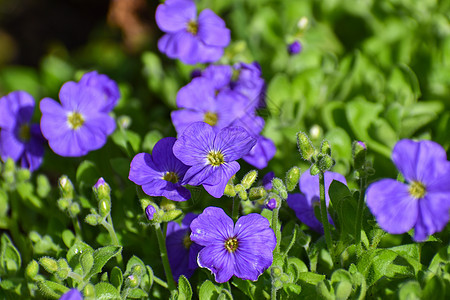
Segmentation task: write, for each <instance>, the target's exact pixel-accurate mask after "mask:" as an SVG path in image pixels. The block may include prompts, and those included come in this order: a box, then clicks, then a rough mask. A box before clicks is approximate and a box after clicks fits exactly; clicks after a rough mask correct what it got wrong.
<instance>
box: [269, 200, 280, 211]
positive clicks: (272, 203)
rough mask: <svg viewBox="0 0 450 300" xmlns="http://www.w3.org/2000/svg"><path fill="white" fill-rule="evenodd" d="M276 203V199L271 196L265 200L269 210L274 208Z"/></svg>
mask: <svg viewBox="0 0 450 300" xmlns="http://www.w3.org/2000/svg"><path fill="white" fill-rule="evenodd" d="M277 205H278V204H277V200H276V199H275V198H272V199H270V200H269V201H268V202H267V204H266V207H267V208H268V209H270V210H274V209H275V208H277Z"/></svg>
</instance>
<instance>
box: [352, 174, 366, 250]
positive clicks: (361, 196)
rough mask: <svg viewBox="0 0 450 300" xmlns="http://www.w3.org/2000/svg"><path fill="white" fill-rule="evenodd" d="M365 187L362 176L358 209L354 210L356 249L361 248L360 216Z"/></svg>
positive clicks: (364, 179)
mask: <svg viewBox="0 0 450 300" xmlns="http://www.w3.org/2000/svg"><path fill="white" fill-rule="evenodd" d="M365 185H366V177H365V176H362V177H361V178H360V179H359V199H358V208H357V210H356V228H355V230H356V231H355V245H356V247H357V248H359V247H360V246H361V228H362V215H363V211H364V194H365V191H364V187H365Z"/></svg>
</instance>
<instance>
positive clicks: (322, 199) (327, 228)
mask: <svg viewBox="0 0 450 300" xmlns="http://www.w3.org/2000/svg"><path fill="white" fill-rule="evenodd" d="M319 187H320V216H321V219H322V225H323V230H324V232H325V241H326V243H327V248H328V251H329V252H330V256H331V260H332V261H333V264H334V257H333V252H334V251H333V240H332V239H331V229H330V223H329V222H328V213H327V204H326V202H325V175H324V173H323V172H320V173H319Z"/></svg>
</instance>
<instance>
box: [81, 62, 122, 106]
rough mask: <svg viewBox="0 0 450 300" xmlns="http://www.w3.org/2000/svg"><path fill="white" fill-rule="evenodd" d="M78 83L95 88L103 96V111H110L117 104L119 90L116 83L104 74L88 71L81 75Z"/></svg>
mask: <svg viewBox="0 0 450 300" xmlns="http://www.w3.org/2000/svg"><path fill="white" fill-rule="evenodd" d="M79 84H81V85H85V86H90V87H93V88H96V89H97V90H98V91H99V92H100V93H102V95H103V97H102V98H101V99H99V101H102V106H103V108H102V109H101V110H102V111H104V112H110V111H111V110H113V108H114V107H115V106H116V105H117V102H118V101H119V98H120V91H119V87H118V86H117V83H116V82H115V81H114V80H112V79H110V78H109V77H108V76H106V75H104V74H99V73H98V72H97V71H92V72H88V73H86V74H84V75H83V77H81V79H80V81H79Z"/></svg>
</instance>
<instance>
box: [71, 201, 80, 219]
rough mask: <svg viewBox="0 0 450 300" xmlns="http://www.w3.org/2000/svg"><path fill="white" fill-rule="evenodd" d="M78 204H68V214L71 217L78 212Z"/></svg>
mask: <svg viewBox="0 0 450 300" xmlns="http://www.w3.org/2000/svg"><path fill="white" fill-rule="evenodd" d="M80 210H81V209H80V205H79V204H78V203H76V202H74V203H72V204H71V205H70V206H69V214H70V216H71V217H72V218H74V217H76V216H77V215H78V214H79V213H80Z"/></svg>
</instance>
